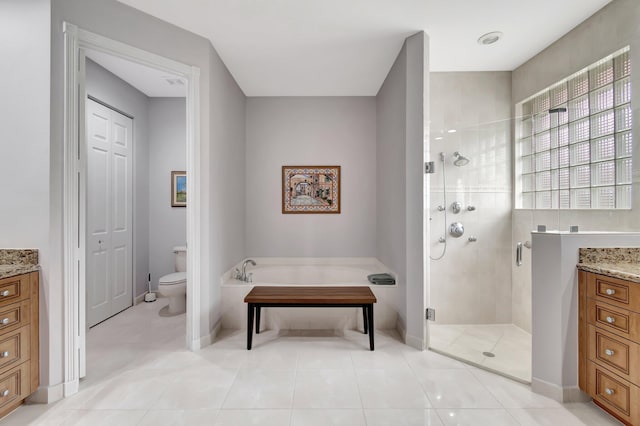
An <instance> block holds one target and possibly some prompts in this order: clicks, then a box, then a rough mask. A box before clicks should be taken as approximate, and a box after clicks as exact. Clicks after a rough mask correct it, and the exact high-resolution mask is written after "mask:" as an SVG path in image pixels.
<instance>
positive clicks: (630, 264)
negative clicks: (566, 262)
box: [578, 247, 640, 283]
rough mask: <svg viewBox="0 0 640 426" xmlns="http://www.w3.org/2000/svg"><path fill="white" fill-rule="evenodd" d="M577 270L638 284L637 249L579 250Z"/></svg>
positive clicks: (638, 257)
mask: <svg viewBox="0 0 640 426" xmlns="http://www.w3.org/2000/svg"><path fill="white" fill-rule="evenodd" d="M579 262H580V263H578V269H581V270H583V271H587V272H594V273H596V274H602V275H606V276H609V277H614V278H620V279H623V280H629V281H633V282H636V283H640V247H639V248H581V249H580V257H579Z"/></svg>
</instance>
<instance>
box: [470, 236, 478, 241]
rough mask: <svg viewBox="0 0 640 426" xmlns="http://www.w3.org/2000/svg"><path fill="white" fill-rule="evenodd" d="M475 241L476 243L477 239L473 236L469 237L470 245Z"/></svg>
mask: <svg viewBox="0 0 640 426" xmlns="http://www.w3.org/2000/svg"><path fill="white" fill-rule="evenodd" d="M476 241H478V237H474V236H473V235H472V236H470V237H469V242H470V243H475V242H476Z"/></svg>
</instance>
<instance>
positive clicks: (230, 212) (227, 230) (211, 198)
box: [201, 48, 246, 333]
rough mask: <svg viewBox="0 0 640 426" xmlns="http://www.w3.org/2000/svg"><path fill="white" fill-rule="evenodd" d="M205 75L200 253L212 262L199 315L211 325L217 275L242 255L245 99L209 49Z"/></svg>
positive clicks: (217, 317)
mask: <svg viewBox="0 0 640 426" xmlns="http://www.w3.org/2000/svg"><path fill="white" fill-rule="evenodd" d="M209 73H210V78H211V85H210V88H209V89H210V92H209V102H210V104H209V105H210V111H211V117H210V118H211V123H210V125H211V136H210V140H209V144H206V143H205V146H204V147H203V150H202V153H201V156H202V158H205V159H207V160H206V161H207V163H208V167H207V168H208V169H209V175H208V177H206V179H205V176H203V182H204V187H203V190H205V191H208V199H207V200H206V201H207V203H206V204H203V212H209V220H208V223H209V224H210V228H209V229H202V233H203V235H208V236H209V238H208V239H207V238H203V247H202V255H203V256H205V255H207V254H208V256H210V257H209V258H203V262H205V261H206V262H207V263H208V264H211V278H210V279H211V281H210V282H205V283H206V284H205V285H203V286H202V297H203V298H204V297H207V298H206V299H205V300H210V301H211V305H210V306H208V309H207V310H204V311H203V312H202V313H203V316H204V315H207V314H208V317H205V318H208V320H209V324H210V327H212V328H213V327H217V326H218V325H220V323H221V321H222V305H221V293H220V286H219V283H220V277H221V276H222V274H223V273H224V272H225V271H227V270H229V269H230V268H231V267H232V266H233V265H235V264H236V263H238V262H239V261H240V260H242V259H243V258H244V257H245V245H244V241H245V239H244V233H245V227H244V217H245V198H244V190H245V185H244V176H245V173H244V171H245V167H246V166H245V104H246V97H245V96H244V93H243V92H242V90H240V87H238V85H237V84H236V82H235V80H234V79H233V76H232V75H231V74H230V73H229V71H228V70H227V68H226V66H225V65H224V63H223V62H222V60H221V59H220V57H219V56H218V54H217V53H216V52H215V50H213V49H212V48H210V49H209ZM201 96H202V95H201ZM203 119H204V118H203ZM205 206H206V207H205ZM203 214H204V213H203ZM208 291H210V292H211V293H210V294H209V295H207V292H208ZM205 331H207V330H203V333H204V332H205Z"/></svg>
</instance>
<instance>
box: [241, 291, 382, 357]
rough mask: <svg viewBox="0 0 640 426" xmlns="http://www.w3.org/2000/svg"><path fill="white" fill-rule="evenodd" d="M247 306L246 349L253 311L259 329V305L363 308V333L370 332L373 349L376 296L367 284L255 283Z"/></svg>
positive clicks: (251, 333) (251, 336)
mask: <svg viewBox="0 0 640 426" xmlns="http://www.w3.org/2000/svg"><path fill="white" fill-rule="evenodd" d="M244 301H245V303H248V309H247V314H248V316H247V319H248V321H247V349H248V350H251V340H252V338H253V319H254V312H255V321H256V334H259V333H260V309H261V308H286V307H290V308H362V316H363V319H364V333H365V334H367V333H369V348H370V349H371V350H373V330H374V326H373V304H374V303H376V301H377V300H376V296H375V295H374V294H373V292H372V291H371V289H370V288H369V287H367V286H361V287H327V286H323V287H310V286H298V287H281V286H277V287H276V286H271V287H269V286H256V287H254V288H253V289H252V290H251V291H250V292H249V294H247V296H246V297H245V298H244Z"/></svg>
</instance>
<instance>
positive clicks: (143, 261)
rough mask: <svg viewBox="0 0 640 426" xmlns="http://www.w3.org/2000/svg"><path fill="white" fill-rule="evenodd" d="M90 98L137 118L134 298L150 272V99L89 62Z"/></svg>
mask: <svg viewBox="0 0 640 426" xmlns="http://www.w3.org/2000/svg"><path fill="white" fill-rule="evenodd" d="M86 76H87V77H86V87H87V94H88V95H91V96H93V97H95V98H97V99H99V100H101V101H102V102H105V103H107V104H108V105H109V106H111V107H113V108H116V109H118V110H120V111H122V112H124V113H126V114H128V115H131V116H133V160H134V164H133V183H134V189H133V199H134V203H133V206H134V212H133V230H134V237H133V245H134V250H135V263H134V265H133V274H134V276H133V280H134V283H135V284H134V291H133V293H134V296H139V295H141V294H144V293H145V292H146V291H147V273H148V272H149V201H148V200H149V117H148V112H147V111H148V108H149V104H148V102H149V98H148V97H147V96H146V95H145V94H144V93H142V92H140V91H139V90H137V89H136V88H135V87H133V86H131V85H129V84H128V83H127V82H125V81H124V80H122V79H120V78H118V77H117V76H115V75H114V74H112V73H110V72H109V71H107V70H106V69H104V68H102V67H101V66H100V65H98V64H96V63H95V62H93V61H92V60H91V59H88V58H87V62H86Z"/></svg>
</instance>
